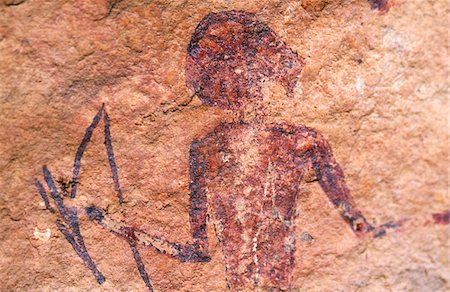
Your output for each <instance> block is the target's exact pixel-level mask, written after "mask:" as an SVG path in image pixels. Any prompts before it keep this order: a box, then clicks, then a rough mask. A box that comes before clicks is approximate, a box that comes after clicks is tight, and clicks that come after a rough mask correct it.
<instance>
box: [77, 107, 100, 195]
mask: <svg viewBox="0 0 450 292" xmlns="http://www.w3.org/2000/svg"><path fill="white" fill-rule="evenodd" d="M103 111H104V105H102V107H101V108H100V110H99V111H98V112H97V114H96V115H95V117H94V119H93V120H92V123H91V124H90V125H89V127H87V129H86V132H85V134H84V137H83V140H82V141H81V144H80V146H79V147H78V150H77V153H76V154H75V160H74V162H73V175H72V189H71V191H70V198H71V199H73V198H75V196H76V194H77V184H78V176H79V175H80V167H81V158H82V157H83V154H84V151H85V150H86V147H87V145H88V144H89V141H90V140H91V137H92V134H93V132H94V130H95V128H96V127H97V125H98V123H99V122H100V118H101V117H102V113H103Z"/></svg>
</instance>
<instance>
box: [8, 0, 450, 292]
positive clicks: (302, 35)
mask: <svg viewBox="0 0 450 292" xmlns="http://www.w3.org/2000/svg"><path fill="white" fill-rule="evenodd" d="M375 2H376V1H346V0H340V1H324V0H308V1H242V2H241V1H133V0H129V1H127V0H123V1H101V0H99V1H95V0H87V1H79V2H78V3H75V2H74V3H72V2H70V1H69V2H68V1H47V2H44V1H34V0H27V1H17V0H15V1H14V0H13V1H11V0H3V2H0V228H1V233H0V278H1V279H2V280H1V281H0V290H2V291H11V290H16V291H30V290H31V291H47V290H64V291H67V290H93V291H143V290H145V289H146V286H145V283H144V281H143V280H142V278H141V276H140V273H139V272H138V269H137V268H136V263H135V261H134V259H133V253H132V251H131V250H130V245H129V244H128V243H127V241H126V240H125V239H124V238H123V237H121V236H116V235H114V234H112V233H111V232H109V231H108V230H107V228H102V227H101V226H99V225H98V224H96V222H94V221H93V220H90V219H89V217H88V216H87V214H86V212H84V208H85V207H88V206H91V205H95V206H96V207H98V209H99V210H102V211H103V212H107V213H108V214H109V218H108V220H111V222H121V224H123V225H124V226H132V227H133V228H136V230H141V231H143V232H145V233H148V234H152V235H158V236H163V237H164V238H165V239H167V240H168V241H169V242H177V243H186V242H190V241H192V235H191V229H190V228H191V227H190V217H189V214H190V196H189V193H190V189H189V187H190V174H189V170H190V164H189V159H190V148H191V143H192V141H193V140H198V139H201V138H202V137H204V136H205V135H207V134H208V133H211V132H213V131H214V129H215V128H216V127H217V126H218V125H219V124H220V123H221V122H223V121H227V120H230V119H234V118H235V116H234V113H232V112H231V111H230V110H229V109H227V110H222V109H220V108H219V107H214V106H207V105H205V104H203V103H202V101H201V100H200V98H199V96H197V95H193V94H194V93H193V92H192V91H191V88H190V87H189V86H186V82H185V80H186V77H187V76H185V62H186V56H187V49H188V44H189V42H190V39H191V35H192V34H193V32H194V29H195V27H196V26H197V24H198V23H199V22H200V21H201V20H202V19H203V17H205V16H206V15H208V13H210V12H219V11H225V10H231V9H233V10H245V11H248V12H253V13H255V15H256V17H257V18H258V19H259V20H261V21H262V22H264V23H266V24H267V25H268V26H269V27H270V28H271V29H272V30H273V31H274V32H275V33H276V35H277V36H278V37H279V38H280V39H281V40H282V41H283V42H284V43H285V44H286V45H287V46H288V47H289V48H290V49H291V50H292V51H294V52H297V54H298V56H299V57H300V58H301V59H302V62H303V68H302V71H301V73H300V75H299V76H298V77H299V81H298V82H297V83H296V84H295V88H294V89H293V91H292V94H288V92H287V91H286V90H285V88H284V86H283V84H281V83H280V82H270V80H269V81H268V82H265V83H264V82H263V83H262V87H261V91H260V93H261V98H262V102H261V108H260V109H258V110H260V111H262V113H263V116H264V119H265V121H266V122H268V123H271V124H275V123H278V124H279V123H281V124H286V125H295V126H302V125H305V126H308V127H311V128H314V129H315V130H316V131H318V132H320V133H321V134H322V135H323V137H324V138H325V139H326V141H328V143H329V145H330V146H331V148H332V149H333V153H334V158H335V159H336V161H337V162H338V163H339V165H340V167H341V168H342V170H343V172H344V173H345V181H346V184H347V186H348V188H349V190H350V192H351V193H352V195H353V200H354V202H355V203H356V205H357V206H358V209H359V210H360V211H361V212H362V214H364V217H365V218H366V219H367V221H368V222H369V223H370V224H372V225H374V226H378V225H379V224H382V223H386V222H390V221H397V220H401V219H404V218H409V221H407V223H405V224H404V225H403V226H400V227H398V228H394V229H393V230H389V231H388V232H387V234H386V235H385V236H383V237H378V238H373V237H372V236H357V235H356V234H355V233H354V232H353V231H352V228H350V227H349V225H348V224H347V223H346V222H345V220H343V219H342V218H341V216H340V214H339V210H338V209H336V208H335V206H333V204H332V202H330V200H329V199H328V198H327V196H326V195H325V193H324V190H323V189H322V188H323V186H322V188H321V186H320V185H319V183H318V182H317V178H314V177H312V178H310V179H308V180H307V181H309V182H307V183H303V184H302V185H301V195H300V196H299V198H298V201H297V205H296V207H297V214H296V216H295V219H293V220H295V225H296V230H295V236H296V238H295V252H294V258H295V264H294V266H293V268H292V275H291V276H292V277H291V278H292V279H291V282H290V285H291V289H292V290H294V291H296V290H301V291H336V290H339V291H344V290H345V291H384V290H393V291H445V290H449V289H450V260H449V259H450V256H449V250H450V249H449V234H450V229H449V225H445V224H433V219H432V217H431V214H433V213H437V212H442V211H444V210H446V209H448V208H449V205H450V199H449V195H448V188H449V181H448V165H449V161H448V151H449V149H448V135H449V132H448V120H447V116H448V114H449V108H448V99H447V86H448V80H447V78H448V73H449V72H448V66H447V65H448V64H447V52H448V34H447V11H448V10H447V6H448V5H447V2H446V1H441V0H438V1H419V0H409V1H395V2H394V1H390V2H389V3H388V4H386V3H387V2H386V1H381V2H382V3H384V4H385V6H384V8H383V9H382V11H379V10H376V9H371V6H372V7H374V3H375ZM381 2H380V3H381ZM272 81H273V80H272ZM275 81H276V80H275ZM102 104H105V109H106V111H107V113H108V114H109V120H110V125H111V129H110V130H111V137H112V145H113V146H114V154H115V162H116V163H117V168H118V175H119V177H120V183H121V190H122V193H123V199H124V203H123V204H122V205H119V204H118V199H117V194H116V190H115V186H114V183H113V180H112V179H111V172H110V169H109V163H110V161H109V160H108V156H107V152H106V151H105V145H104V139H105V138H104V133H103V125H104V123H105V120H103V119H102V120H100V121H99V126H98V128H97V129H96V130H95V131H94V133H93V136H92V139H91V141H90V143H89V144H88V146H87V149H86V151H85V153H84V156H83V158H82V161H81V165H82V166H81V172H80V176H79V181H78V184H77V187H78V190H77V192H78V194H77V196H76V197H75V199H73V200H70V199H68V198H67V197H66V198H65V199H64V202H65V203H66V204H67V205H68V206H74V207H76V208H77V210H78V216H79V226H80V229H81V234H82V236H83V238H84V243H85V246H86V248H87V251H88V252H89V254H90V256H91V257H92V259H93V260H94V262H95V264H96V265H97V268H98V270H99V271H101V273H102V274H103V275H104V277H105V278H106V281H105V282H104V283H103V284H102V285H99V284H98V283H97V281H96V279H95V278H94V277H93V275H92V273H91V272H90V271H89V269H88V268H87V267H86V266H85V264H84V263H83V260H82V259H81V258H80V257H78V256H77V254H76V252H75V251H74V248H72V246H71V244H70V243H69V242H68V240H66V238H65V237H64V235H63V234H62V233H61V232H60V230H59V229H58V227H57V225H56V224H55V220H56V219H57V218H58V217H57V215H56V214H52V213H51V212H49V211H48V210H47V209H46V207H45V204H44V202H43V200H42V199H41V197H40V196H39V193H38V190H37V188H36V186H35V178H38V179H39V180H40V181H41V182H44V174H43V172H42V166H43V165H47V167H48V169H49V170H50V171H51V172H52V173H53V176H54V179H55V183H56V184H57V185H58V186H61V187H63V188H64V187H65V188H67V189H68V190H70V189H71V186H72V185H71V180H72V176H73V174H72V166H73V163H74V157H75V153H76V152H77V149H78V146H79V145H80V142H81V141H82V139H83V135H84V134H85V130H86V128H87V127H88V126H89V124H90V123H91V122H92V119H93V118H94V116H95V115H96V113H97V112H98V111H99V109H100V108H101V107H102ZM247 114H248V113H247ZM249 115H250V118H251V113H250V114H249ZM237 135H238V134H237ZM242 135H244V134H242ZM277 141H278V143H279V141H280V140H279V139H278V140H276V141H275V142H274V143H277ZM279 144H283V143H279ZM264 146H267V145H264ZM269 146H271V145H269ZM272 146H274V145H272ZM241 147H243V146H242V145H241ZM277 147H278V146H277ZM279 147H282V145H279ZM269 148H270V147H269ZM242 149H243V148H242ZM246 149H247V148H246ZM249 149H250V148H249ZM252 149H253V148H252ZM264 149H266V148H264ZM249 159H252V158H251V157H250V158H249ZM45 187H46V186H45ZM191 191H192V189H191ZM47 193H48V188H47ZM50 203H51V204H52V206H53V208H56V207H55V205H54V202H53V200H50ZM341 211H342V210H341ZM91 219H92V218H91ZM97 219H98V218H97ZM438 221H439V220H438ZM441 221H445V220H441ZM108 222H109V221H108ZM447 222H448V218H447ZM111 226H112V225H111ZM111 226H109V227H110V229H114V226H115V225H114V226H113V227H111ZM263 227H265V228H269V226H263ZM216 233H217V230H214V218H213V217H209V219H208V220H207V221H206V235H207V237H208V239H209V245H208V250H209V256H210V261H207V262H205V261H204V262H189V261H188V262H180V260H179V259H177V258H173V257H169V256H168V255H163V254H161V253H160V252H158V251H156V250H155V249H154V248H152V247H142V246H137V249H138V250H139V252H140V256H141V257H142V260H143V263H144V264H145V268H146V271H147V273H148V276H149V279H150V281H151V283H152V285H153V288H154V289H155V290H156V291H226V290H227V289H228V288H227V280H226V279H227V277H226V271H225V266H226V265H225V263H226V262H227V259H225V258H224V254H226V253H224V252H223V250H222V248H221V244H220V242H219V240H220V239H221V238H220V237H218V236H216ZM244 272H245V271H242V273H244ZM280 287H281V286H280ZM282 288H285V287H282ZM246 289H247V290H252V286H247V287H246ZM261 289H263V288H261Z"/></svg>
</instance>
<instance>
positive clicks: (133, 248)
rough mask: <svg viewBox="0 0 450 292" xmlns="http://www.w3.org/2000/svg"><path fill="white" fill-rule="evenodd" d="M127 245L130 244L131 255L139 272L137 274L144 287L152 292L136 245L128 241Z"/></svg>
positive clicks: (132, 241)
mask: <svg viewBox="0 0 450 292" xmlns="http://www.w3.org/2000/svg"><path fill="white" fill-rule="evenodd" d="M128 243H129V244H130V247H131V251H132V253H133V257H134V260H135V261H136V265H137V268H138V270H139V274H140V275H141V278H142V280H144V282H145V285H146V286H147V288H148V290H149V291H151V292H153V287H152V284H151V283H150V279H149V277H148V274H147V271H146V270H145V266H144V263H143V262H142V258H141V255H140V254H139V251H138V249H137V247H136V243H135V242H134V240H128Z"/></svg>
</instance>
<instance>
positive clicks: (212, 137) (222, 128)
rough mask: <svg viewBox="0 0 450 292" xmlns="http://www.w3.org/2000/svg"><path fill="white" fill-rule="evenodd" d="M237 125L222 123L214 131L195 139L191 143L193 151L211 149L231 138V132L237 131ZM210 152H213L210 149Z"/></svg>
mask: <svg viewBox="0 0 450 292" xmlns="http://www.w3.org/2000/svg"><path fill="white" fill-rule="evenodd" d="M235 128H236V125H235V124H232V123H224V122H223V123H220V124H219V125H217V126H216V127H215V128H214V129H213V130H212V131H210V132H208V133H207V134H204V135H202V136H199V137H198V138H195V139H194V140H193V141H192V143H191V150H200V149H202V148H211V147H212V146H214V145H215V144H218V143H220V142H221V141H222V140H224V139H225V138H226V137H228V136H229V133H230V131H233V130H235ZM208 151H211V149H209V150H208Z"/></svg>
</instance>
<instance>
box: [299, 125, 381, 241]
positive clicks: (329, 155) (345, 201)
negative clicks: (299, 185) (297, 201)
mask: <svg viewBox="0 0 450 292" xmlns="http://www.w3.org/2000/svg"><path fill="white" fill-rule="evenodd" d="M305 132H307V135H308V139H312V145H311V147H310V149H309V150H308V151H307V152H306V153H305V155H309V156H310V161H311V162H312V167H313V170H314V173H315V175H316V178H317V180H318V181H319V184H320V186H321V188H322V190H323V191H324V192H325V194H326V195H327V197H328V198H329V200H330V201H331V203H332V204H333V205H334V206H335V207H336V208H338V210H339V212H340V214H341V216H342V217H343V218H344V220H345V221H346V222H347V223H348V224H349V225H350V227H351V228H352V230H353V231H354V232H355V233H356V234H364V233H368V232H371V231H374V227H373V226H372V225H370V224H369V223H368V222H367V220H366V219H365V218H364V216H363V215H362V214H361V212H360V211H359V210H358V208H357V207H356V204H355V202H354V200H353V197H352V195H351V193H350V191H349V189H348V187H347V185H346V183H345V179H344V173H343V171H342V169H341V167H340V166H339V164H338V163H337V162H336V160H335V159H334V157H333V152H332V150H331V147H330V145H329V144H328V142H327V141H326V140H325V139H324V138H323V137H322V135H320V134H318V133H316V132H315V131H313V130H311V129H307V130H305Z"/></svg>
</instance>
